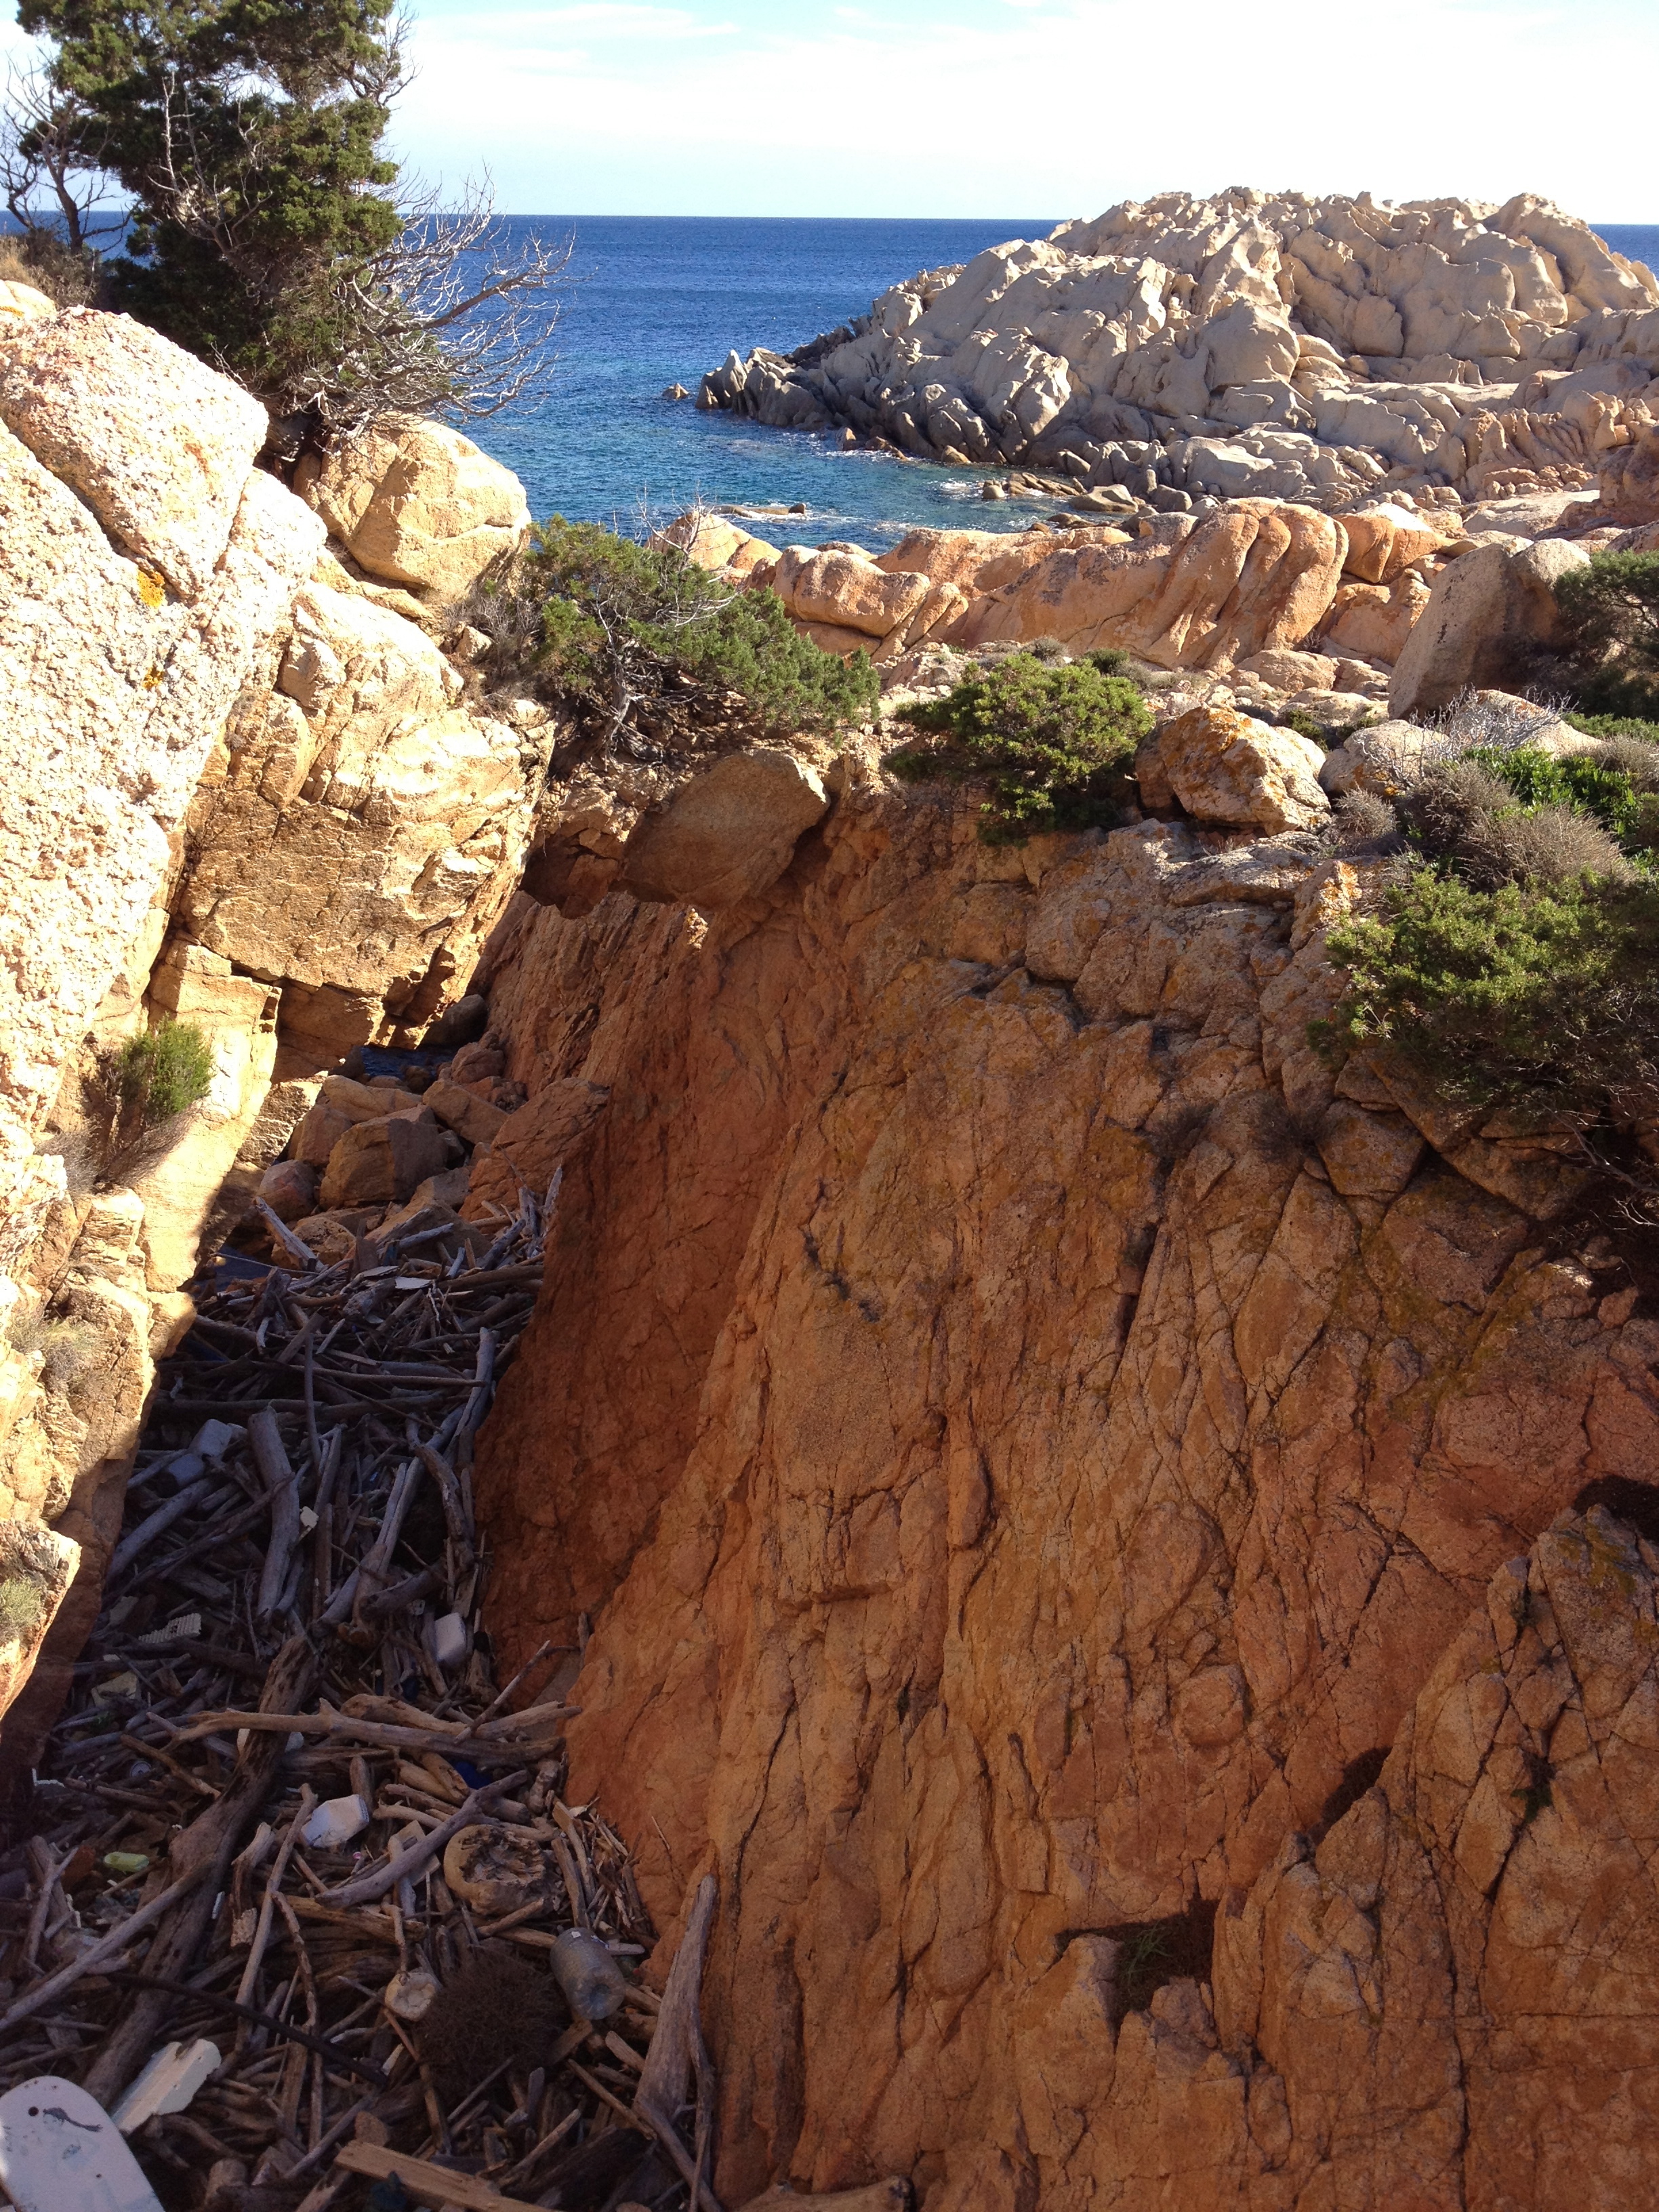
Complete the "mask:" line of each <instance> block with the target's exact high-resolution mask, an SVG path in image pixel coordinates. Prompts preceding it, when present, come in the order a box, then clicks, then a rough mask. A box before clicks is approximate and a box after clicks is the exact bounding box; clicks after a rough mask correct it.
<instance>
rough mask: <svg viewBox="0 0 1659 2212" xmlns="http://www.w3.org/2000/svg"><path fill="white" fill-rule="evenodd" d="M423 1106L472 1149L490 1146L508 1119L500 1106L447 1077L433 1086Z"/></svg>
mask: <svg viewBox="0 0 1659 2212" xmlns="http://www.w3.org/2000/svg"><path fill="white" fill-rule="evenodd" d="M421 1103H422V1105H424V1106H428V1107H430V1108H431V1109H432V1111H433V1112H434V1113H435V1115H437V1117H438V1119H439V1120H440V1121H441V1122H442V1123H443V1125H444V1127H446V1128H447V1129H453V1131H454V1132H455V1133H456V1135H457V1136H458V1137H461V1138H464V1139H465V1141H466V1142H467V1143H468V1144H469V1145H487V1144H489V1143H490V1142H491V1141H492V1139H494V1138H495V1136H496V1135H497V1134H498V1133H500V1130H501V1124H502V1123H503V1122H504V1121H506V1120H507V1115H505V1114H504V1113H503V1112H502V1111H501V1108H500V1107H499V1106H492V1105H491V1104H490V1103H489V1101H488V1100H487V1099H483V1098H480V1097H477V1094H476V1093H475V1092H473V1091H466V1090H463V1088H462V1087H461V1085H459V1083H452V1082H451V1081H449V1079H447V1077H445V1076H440V1077H439V1079H438V1080H437V1081H436V1082H435V1084H433V1085H430V1086H429V1087H428V1090H427V1091H425V1092H424V1093H423V1094H422V1101H421Z"/></svg>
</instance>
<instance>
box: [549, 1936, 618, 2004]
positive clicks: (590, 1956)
mask: <svg viewBox="0 0 1659 2212" xmlns="http://www.w3.org/2000/svg"><path fill="white" fill-rule="evenodd" d="M548 1960H549V1963H550V1966H552V1969H553V1973H554V1978H555V1979H556V1981H557V1983H558V1984H559V1987H560V1988H561V1989H562V1990H563V1991H564V1994H565V1999H566V2002H568V2005H569V2007H570V2009H571V2011H572V2012H573V2013H574V2014H575V2015H576V2017H577V2019H578V2020H609V2019H610V2017H611V2014H612V2013H614V2012H616V2011H617V2010H619V2009H620V2008H621V2006H622V2003H623V1999H624V1998H625V1997H626V1996H627V1995H628V1984H627V1982H626V1981H625V1980H624V1979H623V1972H622V1969H621V1967H620V1966H618V1965H617V1962H616V1960H614V1959H613V1958H612V1957H611V1954H610V1952H609V1951H607V1950H606V1948H605V1945H604V1944H603V1943H602V1942H600V1941H599V1937H598V1936H594V1935H592V1934H590V1933H589V1931H588V1930H587V1929H586V1928H566V1929H562V1930H561V1931H560V1933H559V1934H558V1935H557V1936H556V1937H555V1938H554V1941H553V1948H552V1949H551V1950H550V1952H549V1954H548Z"/></svg>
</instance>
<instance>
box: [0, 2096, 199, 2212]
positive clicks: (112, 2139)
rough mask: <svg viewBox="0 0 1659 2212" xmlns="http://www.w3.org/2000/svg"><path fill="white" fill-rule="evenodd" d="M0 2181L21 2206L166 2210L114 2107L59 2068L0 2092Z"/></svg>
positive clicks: (75, 2211) (96, 2211) (44, 2211)
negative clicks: (123, 2135)
mask: <svg viewBox="0 0 1659 2212" xmlns="http://www.w3.org/2000/svg"><path fill="white" fill-rule="evenodd" d="M0 2185H3V2186H4V2189H5V2191H6V2194H7V2196H8V2197H10V2199H11V2201H12V2203H14V2204H15V2206H16V2207H17V2212H161V2202H160V2200H159V2198H158V2197H156V2194H155V2191H154V2190H153V2189H152V2188H151V2187H150V2185H149V2182H148V2181H146V2180H145V2179H144V2176H143V2170H142V2169H141V2167H140V2166H139V2164H138V2161H137V2159H136V2158H135V2157H134V2156H133V2154H132V2153H131V2151H130V2150H129V2149H128V2148H127V2146H126V2144H125V2142H123V2140H122V2138H121V2136H120V2134H119V2133H118V2130H117V2129H116V2127H115V2124H114V2123H113V2122H112V2119H111V2118H110V2116H109V2114H108V2113H107V2112H106V2111H105V2110H104V2108H103V2106H101V2105H100V2104H99V2103H98V2102H97V2100H95V2099H94V2098H92V2097H89V2096H88V2094H87V2093H86V2091H85V2090H84V2089H82V2088H80V2087H77V2086H76V2083H74V2082H73V2081H64V2080H63V2079H62V2078H61V2077H60V2076H59V2075H56V2074H37V2075H35V2077H34V2079H33V2081H20V2082H19V2083H18V2085H17V2087H15V2089H9V2090H8V2091H7V2093H6V2094H5V2095H4V2096H3V2097H0Z"/></svg>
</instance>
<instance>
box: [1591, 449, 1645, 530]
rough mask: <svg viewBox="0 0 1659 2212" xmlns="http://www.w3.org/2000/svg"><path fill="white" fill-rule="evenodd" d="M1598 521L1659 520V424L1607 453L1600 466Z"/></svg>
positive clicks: (1627, 522)
mask: <svg viewBox="0 0 1659 2212" xmlns="http://www.w3.org/2000/svg"><path fill="white" fill-rule="evenodd" d="M1600 481H1601V501H1600V505H1599V507H1598V509H1597V513H1596V520H1598V521H1607V522H1617V523H1622V524H1624V525H1626V526H1632V525H1636V524H1640V523H1644V522H1659V425H1656V426H1655V427H1653V428H1649V429H1644V430H1642V431H1640V432H1638V435H1637V436H1636V437H1634V438H1633V439H1632V441H1631V442H1630V444H1629V445H1627V446H1620V447H1615V448H1614V450H1613V452H1612V453H1609V454H1607V457H1606V459H1604V460H1603V461H1602V464H1601V479H1600Z"/></svg>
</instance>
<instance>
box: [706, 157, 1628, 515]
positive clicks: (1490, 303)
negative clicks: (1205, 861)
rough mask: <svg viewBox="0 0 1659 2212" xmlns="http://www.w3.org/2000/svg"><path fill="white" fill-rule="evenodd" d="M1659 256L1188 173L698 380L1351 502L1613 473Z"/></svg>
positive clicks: (1559, 226) (788, 405) (987, 453)
mask: <svg viewBox="0 0 1659 2212" xmlns="http://www.w3.org/2000/svg"><path fill="white" fill-rule="evenodd" d="M1656 377H1659V282H1656V279H1655V278H1654V276H1653V275H1652V274H1651V272H1650V271H1649V270H1646V269H1644V268H1643V267H1641V266H1640V265H1639V264H1635V263H1632V262H1629V261H1626V259H1625V258H1623V257H1621V256H1620V255H1619V254H1616V253H1614V252H1612V251H1611V250H1610V249H1609V248H1608V247H1607V246H1606V245H1605V244H1604V243H1603V242H1602V240H1601V239H1599V238H1598V237H1597V236H1596V235H1595V233H1594V232H1593V231H1592V230H1590V229H1589V227H1588V226H1587V225H1586V224H1584V223H1582V222H1577V221H1576V220H1574V219H1573V218H1571V217H1570V216H1565V215H1563V214H1562V213H1561V211H1560V210H1559V209H1557V208H1555V207H1553V206H1552V205H1551V204H1549V203H1548V202H1547V201H1543V200H1540V199H1538V198H1536V197H1533V196H1532V195H1529V194H1526V193H1521V194H1517V195H1516V197H1514V198H1513V199H1511V200H1509V201H1507V202H1505V203H1504V205H1503V206H1501V207H1499V206H1496V205H1492V204H1483V203H1471V202H1463V201H1458V200H1425V201H1410V202H1407V203H1405V204H1401V205H1399V206H1395V205H1392V204H1388V203H1385V202H1376V201H1373V200H1372V199H1371V198H1370V196H1369V194H1362V195H1361V196H1360V197H1358V198H1357V199H1349V198H1342V197H1332V198H1322V197H1315V196H1310V195H1308V194H1306V193H1294V192H1292V193H1279V194H1275V193H1267V192H1261V191H1245V190H1242V189H1241V190H1236V191H1227V192H1223V193H1220V194H1218V195H1217V196H1215V197H1212V198H1194V197H1189V196H1188V195H1186V194H1183V193H1177V192H1171V193H1167V194H1165V195H1164V196H1163V197H1160V198H1158V199H1155V200H1151V201H1148V202H1146V203H1145V204H1137V203H1134V202H1133V201H1130V202H1125V203H1124V204H1122V205H1121V206H1118V207H1115V208H1113V209H1110V210H1108V212H1107V213H1106V214H1104V215H1103V216H1100V217H1098V218H1097V220H1096V221H1094V222H1066V223H1062V224H1061V225H1060V228H1058V229H1057V230H1055V231H1054V232H1053V233H1052V234H1051V235H1050V236H1049V237H1048V238H1047V239H1044V240H1014V241H1012V242H1010V243H1008V244H1006V245H1003V246H993V247H991V248H989V249H988V250H987V252H984V253H981V254H980V255H978V256H977V257H976V258H975V259H974V260H973V261H971V262H969V263H968V264H966V265H965V266H963V267H960V268H951V269H939V270H926V271H924V272H922V273H921V275H919V276H915V277H913V278H911V279H909V280H908V282H906V283H902V284H898V285H896V286H894V288H893V289H892V290H890V291H889V292H887V293H884V295H882V297H881V298H880V299H879V300H878V301H875V302H874V304H873V305H872V307H871V309H870V312H869V313H868V314H867V315H863V316H860V318H859V319H858V320H857V321H856V322H855V323H854V325H851V326H850V327H848V328H843V329H841V330H837V331H830V332H829V333H828V334H826V335H825V336H824V337H819V338H816V339H814V340H812V341H811V343H809V344H807V345H804V346H802V347H800V348H799V349H797V350H796V351H795V352H794V353H793V354H789V355H781V354H777V353H775V352H771V351H769V350H766V349H761V350H759V351H757V352H755V353H752V354H751V355H750V356H749V358H748V360H747V361H743V360H740V359H739V358H738V356H737V355H736V354H732V356H729V357H728V359H727V361H726V363H725V365H724V366H723V367H722V368H718V369H715V370H713V371H711V372H710V373H709V374H708V375H707V376H705V378H704V379H703V382H702V391H701V393H700V395H699V404H702V405H703V406H707V407H726V408H731V409H732V410H736V411H737V412H738V413H740V414H744V415H747V416H752V417H754V418H756V419H757V420H758V421H760V422H768V423H772V424H775V425H778V426H781V427H785V428H802V429H814V430H825V429H829V428H832V427H834V426H837V425H843V426H848V427H850V428H852V429H853V430H854V431H855V432H857V433H860V434H861V435H870V436H878V437H881V438H883V439H885V440H887V441H890V442H891V443H892V444H894V445H896V446H897V447H900V448H902V450H903V451H904V452H906V453H913V454H915V455H918V456H920V457H921V458H922V459H930V460H945V461H955V462H964V463H970V464H973V465H991V466H993V467H996V466H999V465H1005V464H1006V463H1008V462H1011V461H1013V462H1025V463H1032V462H1036V463H1041V464H1042V465H1044V466H1048V467H1052V468H1054V469H1056V470H1058V471H1060V473H1062V474H1064V475H1066V476H1070V477H1073V478H1075V479H1076V480H1077V481H1078V482H1079V483H1087V484H1091V485H1097V486H1104V485H1118V486H1128V487H1130V488H1132V489H1136V490H1139V491H1142V492H1145V493H1148V494H1150V493H1152V492H1153V491H1154V490H1156V489H1162V490H1164V492H1166V493H1170V494H1174V495H1181V496H1182V497H1184V498H1190V497H1192V496H1194V495H1206V494H1207V495H1218V496H1221V497H1224V498H1236V497H1240V496H1244V495H1249V496H1252V497H1261V498H1279V499H1293V500H1297V501H1305V502H1309V503H1311V504H1314V505H1320V506H1326V507H1342V506H1345V505H1346V504H1349V503H1350V502H1351V501H1352V500H1353V499H1354V498H1355V497H1356V496H1358V495H1361V494H1363V493H1364V492H1366V491H1368V490H1370V489H1375V488H1376V487H1378V486H1380V485H1383V484H1405V485H1416V486H1452V487H1455V488H1456V489H1457V490H1458V491H1459V492H1460V493H1461V494H1462V495H1464V496H1467V497H1470V498H1474V497H1488V496H1492V495H1499V494H1503V493H1519V492H1524V491H1529V490H1534V489H1539V488H1541V487H1543V488H1552V489H1560V488H1564V487H1566V488H1570V487H1573V486H1583V485H1593V484H1594V483H1595V481H1596V476H1597V471H1598V468H1599V466H1600V465H1601V461H1602V458H1603V457H1604V456H1605V455H1607V454H1609V453H1613V451H1614V450H1615V449H1617V448H1620V447H1624V446H1626V445H1628V444H1629V443H1631V442H1632V440H1633V439H1634V438H1635V437H1637V436H1638V435H1641V433H1642V432H1643V431H1644V429H1645V428H1646V427H1647V426H1648V425H1649V424H1650V422H1652V420H1653V417H1654V416H1655V413H1656V411H1659V404H1656V381H1655V380H1656Z"/></svg>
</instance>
